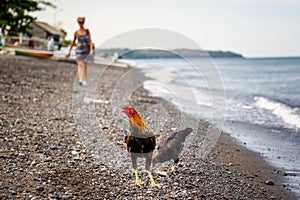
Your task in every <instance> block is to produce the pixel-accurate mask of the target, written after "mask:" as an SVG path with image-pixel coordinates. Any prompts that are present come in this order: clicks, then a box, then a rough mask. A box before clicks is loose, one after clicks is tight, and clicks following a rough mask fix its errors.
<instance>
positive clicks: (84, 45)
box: [75, 29, 90, 55]
mask: <svg viewBox="0 0 300 200" xmlns="http://www.w3.org/2000/svg"><path fill="white" fill-rule="evenodd" d="M76 37H77V45H76V50H75V52H76V54H79V55H85V54H89V52H90V41H89V30H88V29H86V30H85V34H84V35H80V34H78V33H77V35H76Z"/></svg>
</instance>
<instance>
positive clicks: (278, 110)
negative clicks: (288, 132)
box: [254, 97, 300, 129]
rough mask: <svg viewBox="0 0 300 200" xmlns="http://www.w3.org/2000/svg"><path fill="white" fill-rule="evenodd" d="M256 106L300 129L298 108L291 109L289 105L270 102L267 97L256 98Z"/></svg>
mask: <svg viewBox="0 0 300 200" xmlns="http://www.w3.org/2000/svg"><path fill="white" fill-rule="evenodd" d="M254 101H255V106H256V107H258V108H262V109H265V110H269V111H271V112H272V114H274V115H276V116H278V117H280V118H281V119H282V120H283V121H284V122H285V123H287V124H290V125H292V126H295V127H296V128H298V129H300V115H299V114H297V113H296V112H297V111H298V110H299V109H297V108H291V107H289V106H288V105H286V104H284V103H280V102H276V101H273V100H270V99H268V98H265V97H254Z"/></svg>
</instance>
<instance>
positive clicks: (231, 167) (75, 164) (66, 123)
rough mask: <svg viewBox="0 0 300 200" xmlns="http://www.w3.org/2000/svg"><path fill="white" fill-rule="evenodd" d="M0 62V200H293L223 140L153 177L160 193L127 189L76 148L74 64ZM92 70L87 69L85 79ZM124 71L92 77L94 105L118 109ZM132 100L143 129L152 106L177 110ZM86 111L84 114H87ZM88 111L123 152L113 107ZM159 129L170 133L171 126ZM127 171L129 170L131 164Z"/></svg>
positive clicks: (249, 155)
mask: <svg viewBox="0 0 300 200" xmlns="http://www.w3.org/2000/svg"><path fill="white" fill-rule="evenodd" d="M0 59H1V68H0V70H1V74H2V75H1V76H2V77H1V82H0V84H1V87H3V91H1V96H2V100H1V118H2V119H3V120H2V121H1V127H0V128H1V132H2V134H1V135H0V144H1V152H0V162H1V165H0V166H1V171H3V172H4V173H1V175H0V176H1V178H0V179H1V180H3V181H2V182H1V187H0V194H1V196H0V197H2V198H4V199H5V198H32V197H38V198H50V197H52V198H63V199H64V198H69V199H76V198H77V199H78V198H116V199H117V198H124V197H126V198H129V199H130V198H133V199H143V198H151V197H152V198H154V199H155V198H160V199H162V198H165V197H166V196H168V195H169V196H170V197H171V198H172V199H173V198H176V199H177V198H183V199H188V198H190V199H194V198H198V199H201V198H202V199H203V198H204V199H205V198H210V199H219V198H227V199H236V198H238V199H240V198H243V199H261V198H263V199H296V197H295V196H294V195H293V194H292V193H291V192H290V191H289V190H287V189H286V188H285V187H283V185H282V182H283V178H284V177H283V176H282V175H281V174H278V173H276V170H277V169H275V168H274V167H271V166H270V165H269V164H268V163H266V161H264V160H263V159H262V157H261V156H260V155H259V154H257V153H255V152H253V151H251V150H248V149H246V148H245V147H243V146H242V145H240V144H239V143H238V141H236V140H235V139H233V138H232V137H230V136H229V135H227V134H225V133H222V134H221V136H220V138H219V140H218V143H217V145H216V146H215V148H213V149H212V150H211V152H210V153H209V155H208V156H207V157H205V158H204V159H200V160H197V162H194V161H193V160H192V159H191V158H189V157H188V154H187V156H185V155H183V157H182V161H180V163H181V164H180V166H177V167H176V169H175V173H172V174H169V175H168V177H161V176H159V175H157V174H155V175H154V178H155V180H157V181H158V182H159V183H162V184H163V188H162V189H156V188H153V189H149V187H147V186H146V187H144V188H130V187H129V186H128V185H129V184H128V182H127V181H129V182H131V181H133V178H134V176H133V173H132V171H131V172H128V173H127V172H122V171H118V170H115V169H111V168H109V167H108V164H107V163H104V162H101V161H105V159H103V158H102V159H100V162H99V160H95V157H94V156H93V153H95V152H94V151H95V149H91V147H90V146H87V145H85V144H86V143H84V142H82V139H81V135H80V133H78V129H76V123H75V122H74V118H73V116H72V112H73V111H72V106H71V105H72V93H74V86H75V85H76V84H77V83H76V80H75V81H74V78H75V77H76V70H77V69H76V65H74V64H71V63H62V62H57V61H53V60H42V59H35V58H25V57H14V56H0ZM97 67H99V68H101V66H97ZM93 68H95V67H93V66H91V67H90V70H91V72H90V73H92V72H93ZM128 71H130V68H117V67H109V68H108V69H107V70H106V71H104V73H103V74H102V76H101V79H99V77H98V81H99V80H100V82H97V85H96V95H95V96H94V98H96V99H101V100H111V97H112V96H113V97H116V98H117V99H118V98H120V99H119V100H120V101H119V102H122V100H123V98H124V97H119V96H122V95H121V94H120V93H118V92H117V91H116V88H115V87H114V85H115V84H116V83H117V82H118V81H119V80H120V78H121V77H122V75H124V74H126V73H127V72H128ZM137 73H139V72H137ZM142 76H143V75H139V76H136V81H138V82H140V81H141V78H143V77H142ZM91 77H92V75H91ZM96 78H97V77H96ZM41 80H42V81H41ZM96 80H97V79H96ZM125 81H126V80H125ZM93 84H94V83H91V84H90V87H92V86H93ZM128 84H130V83H128ZM131 84H134V83H131ZM75 87H76V86H75ZM117 89H118V88H117ZM78 90H81V89H78ZM78 93H79V92H77V93H75V95H77V94H78ZM73 95H74V94H73ZM118 95H119V96H118ZM134 95H136V96H135V97H136V98H135V100H136V102H134V103H135V104H136V105H137V106H138V107H140V108H141V109H143V113H142V115H143V116H146V119H147V121H146V122H147V124H148V123H151V122H155V119H153V118H151V116H150V114H151V111H150V110H149V107H150V108H151V107H152V108H153V106H154V107H155V106H158V107H156V108H160V107H159V106H160V105H161V106H162V107H163V108H168V109H166V110H168V111H171V114H170V115H172V116H174V117H175V118H176V114H174V113H176V112H177V111H176V109H175V106H173V105H171V104H170V103H168V102H166V101H165V100H163V99H160V98H156V97H151V96H149V94H148V93H147V91H146V90H144V89H139V90H137V93H136V94H134ZM125 98H127V97H125ZM89 105H90V104H87V105H86V107H87V108H86V109H89V107H91V106H89ZM92 105H93V106H95V108H93V109H95V110H96V111H97V112H96V116H97V119H98V122H99V123H100V129H101V130H102V131H103V132H104V134H107V135H108V136H110V137H112V138H110V140H111V141H113V142H114V143H116V145H117V146H118V147H119V148H121V149H122V148H123V147H122V145H123V144H122V138H121V139H120V137H123V133H122V131H121V130H120V128H119V127H118V124H117V123H116V122H115V120H114V119H112V114H113V113H112V108H111V107H110V105H111V104H104V103H94V104H92ZM149 116H150V117H149ZM149 121H150V122H149ZM162 125H164V126H166V127H165V130H167V131H168V132H171V130H170V128H171V127H172V124H168V123H164V124H162ZM98 128H99V127H98ZM200 128H201V129H202V130H203V129H205V123H204V122H201V123H200ZM95 143H96V142H95ZM96 144H97V143H96ZM123 150H124V149H123ZM124 151H125V150H124ZM125 164H126V165H127V166H128V167H129V170H131V162H130V160H128V162H127V163H125ZM170 166H171V165H168V166H167V167H166V169H168V168H170ZM140 174H141V175H140V176H141V177H142V178H143V179H145V180H146V178H145V174H144V169H143V166H140ZM142 174H144V175H143V176H142ZM269 179H272V180H274V182H275V185H274V186H270V185H266V184H265V183H264V182H265V181H267V180H269Z"/></svg>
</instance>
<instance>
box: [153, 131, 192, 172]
mask: <svg viewBox="0 0 300 200" xmlns="http://www.w3.org/2000/svg"><path fill="white" fill-rule="evenodd" d="M192 131H193V130H192V129H191V128H186V129H184V130H181V131H178V132H175V133H173V134H172V135H170V137H168V139H167V140H166V142H165V143H164V144H163V145H161V146H159V147H158V154H157V156H156V157H153V158H152V164H153V166H154V165H155V164H157V163H164V162H167V161H170V160H173V161H174V163H178V161H179V154H180V152H181V151H182V149H183V146H184V145H183V143H184V141H185V138H186V137H187V136H188V135H189V134H190V133H191V132H192Z"/></svg>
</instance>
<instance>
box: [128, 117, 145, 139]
mask: <svg viewBox="0 0 300 200" xmlns="http://www.w3.org/2000/svg"><path fill="white" fill-rule="evenodd" d="M129 124H130V125H133V126H135V127H136V128H137V129H138V130H139V131H140V133H142V134H145V132H146V130H147V126H146V125H145V123H144V121H143V119H142V118H141V116H140V115H139V114H138V112H134V113H133V115H132V116H131V117H130V118H129Z"/></svg>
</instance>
